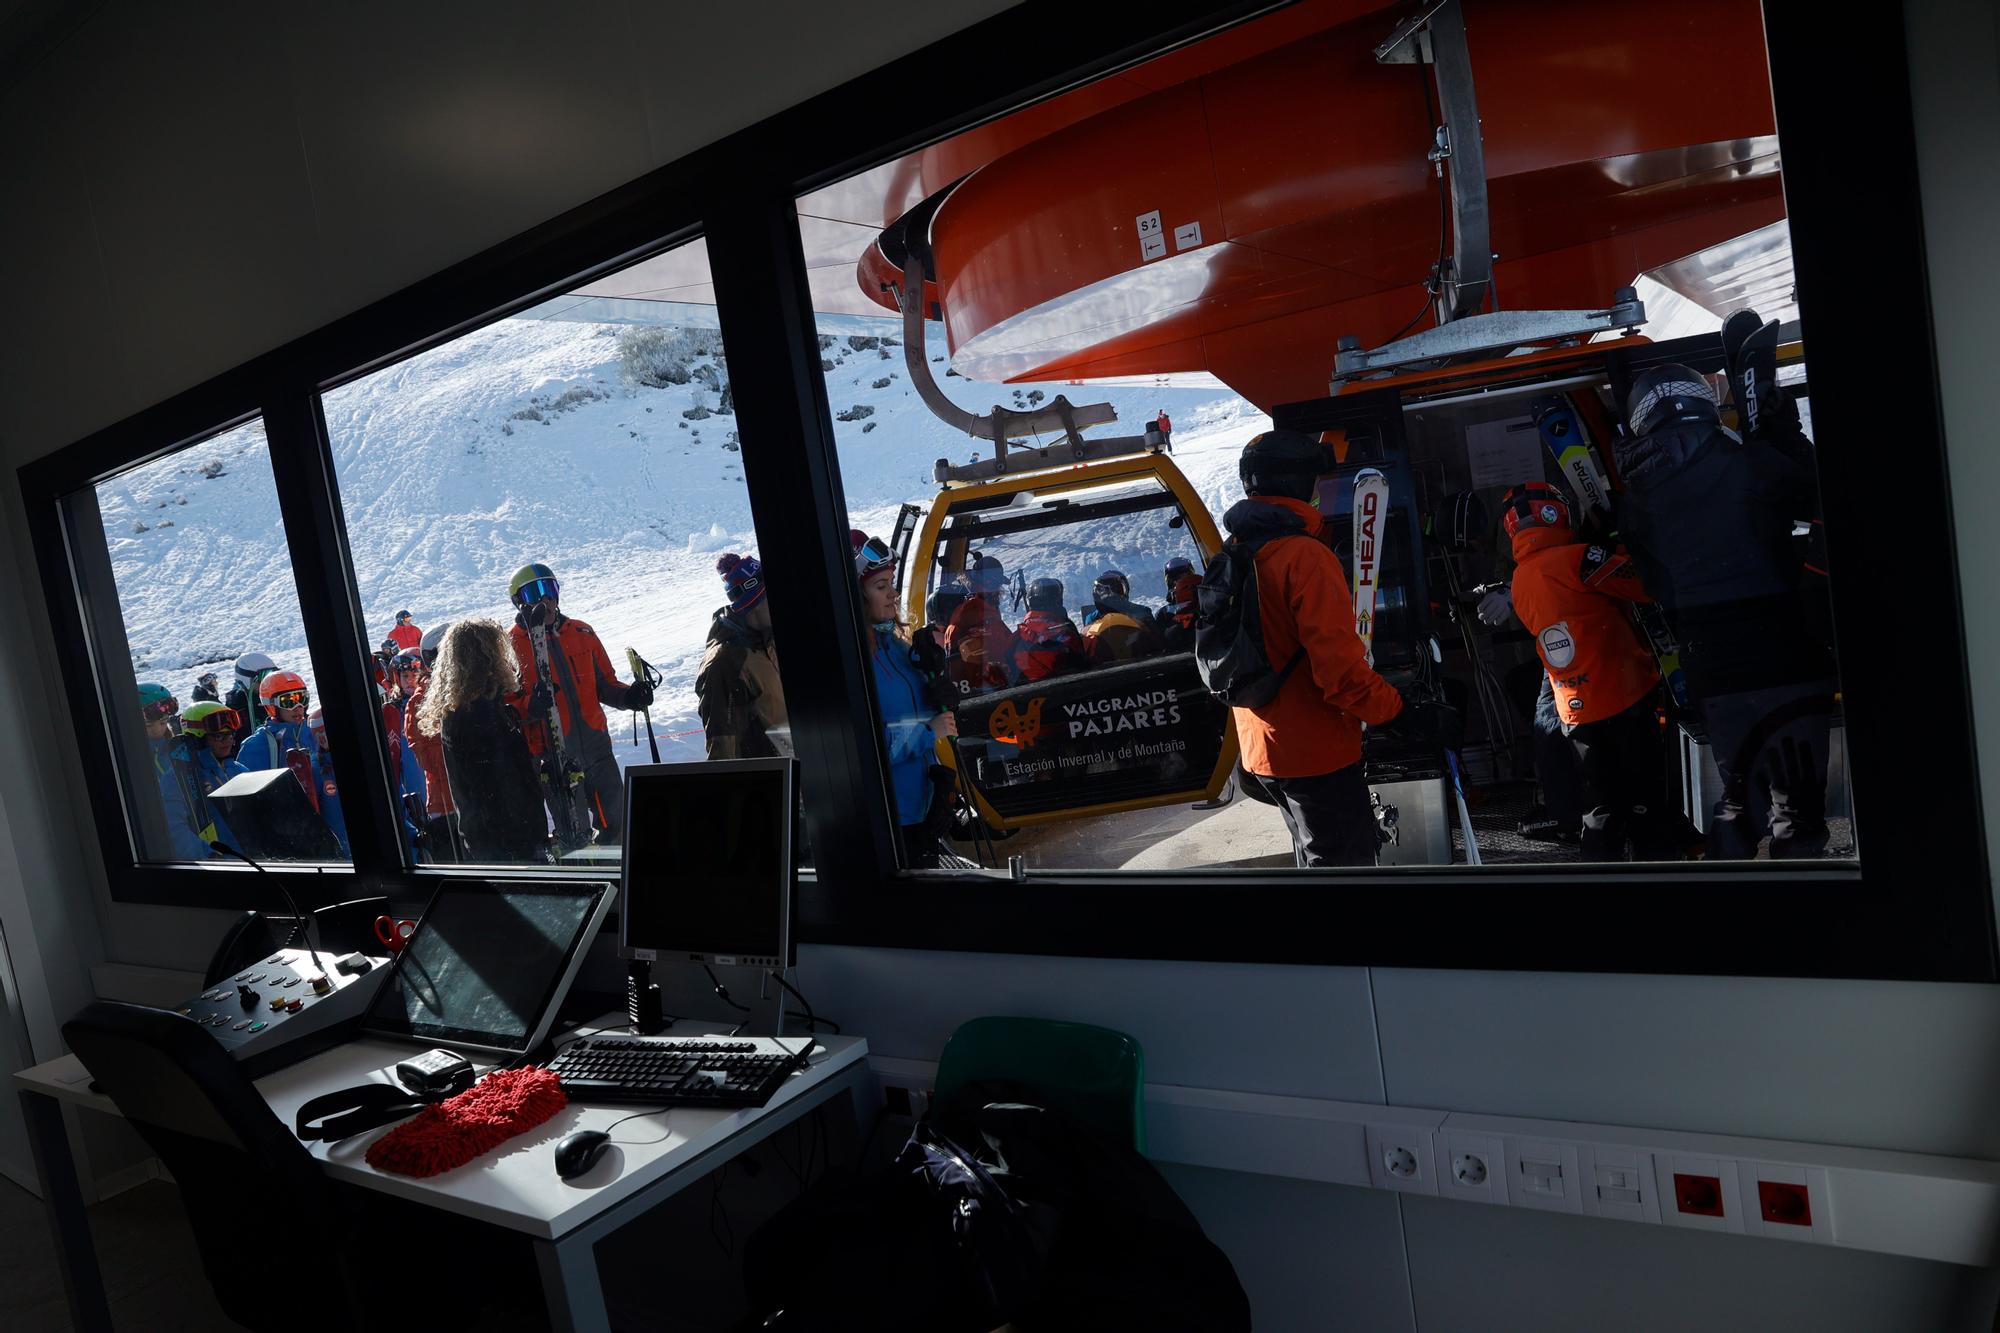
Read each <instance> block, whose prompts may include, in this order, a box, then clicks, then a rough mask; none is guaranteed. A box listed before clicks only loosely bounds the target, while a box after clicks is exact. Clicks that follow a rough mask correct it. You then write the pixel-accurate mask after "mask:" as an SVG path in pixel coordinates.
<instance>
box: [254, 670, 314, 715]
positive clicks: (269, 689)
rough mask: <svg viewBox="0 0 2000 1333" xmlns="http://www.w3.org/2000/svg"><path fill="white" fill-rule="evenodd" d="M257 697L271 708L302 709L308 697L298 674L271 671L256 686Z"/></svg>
mask: <svg viewBox="0 0 2000 1333" xmlns="http://www.w3.org/2000/svg"><path fill="white" fill-rule="evenodd" d="M257 697H258V698H259V699H262V700H263V701H264V702H265V703H267V704H269V705H270V706H271V707H273V708H303V707H304V706H305V703H306V699H307V698H308V697H309V696H308V693H307V691H306V682H305V677H303V676H301V675H300V674H299V673H298V672H296V671H273V672H272V673H271V674H270V675H268V676H266V677H264V680H263V683H262V684H260V685H258V686H257Z"/></svg>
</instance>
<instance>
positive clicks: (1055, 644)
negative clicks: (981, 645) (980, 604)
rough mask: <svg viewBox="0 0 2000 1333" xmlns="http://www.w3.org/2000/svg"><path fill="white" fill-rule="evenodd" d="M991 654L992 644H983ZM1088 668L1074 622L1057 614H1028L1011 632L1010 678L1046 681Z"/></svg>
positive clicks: (1018, 680) (1081, 640) (1080, 633)
mask: <svg viewBox="0 0 2000 1333" xmlns="http://www.w3.org/2000/svg"><path fill="white" fill-rule="evenodd" d="M986 645H987V647H986V655H987V656H988V657H989V658H991V657H992V655H993V641H992V639H991V638H988V639H987V641H986ZM1089 665H1090V654H1089V651H1088V649H1087V648H1086V647H1085V645H1084V641H1083V633H1082V632H1081V631H1080V630H1078V629H1077V627H1076V622H1075V621H1073V620H1071V619H1070V618H1069V617H1068V616H1066V615H1064V614H1063V613H1062V612H1060V611H1030V612H1028V614H1027V615H1026V616H1025V617H1024V618H1023V619H1022V621H1021V625H1020V628H1018V629H1016V630H1015V631H1014V679H1015V681H1016V682H1022V683H1025V682H1027V681H1031V680H1046V679H1048V678H1049V677H1050V676H1060V675H1063V674H1065V673H1067V672H1071V671H1080V670H1082V669H1083V668H1085V667H1087V666H1089Z"/></svg>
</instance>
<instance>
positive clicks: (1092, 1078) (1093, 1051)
mask: <svg viewBox="0 0 2000 1333" xmlns="http://www.w3.org/2000/svg"><path fill="white" fill-rule="evenodd" d="M981 1079H1001V1080H1006V1081H1008V1082H1011V1083H1024V1084H1027V1085H1029V1086H1031V1087H1033V1088H1035V1089H1037V1090H1039V1091H1040V1092H1041V1093H1042V1094H1043V1095H1044V1096H1045V1097H1046V1098H1047V1104H1048V1105H1049V1106H1051V1107H1053V1108H1055V1109H1056V1110H1059V1111H1062V1112H1064V1113H1065V1114H1068V1115H1072V1116H1074V1117H1076V1118H1077V1119H1078V1120H1080V1121H1082V1122H1083V1123H1084V1124H1086V1125H1089V1126H1090V1127H1091V1128H1092V1129H1094V1130H1095V1131H1097V1132H1098V1133H1099V1134H1101V1135H1103V1136H1104V1137H1105V1138H1106V1139H1108V1140H1109V1141H1111V1142H1113V1143H1130V1144H1131V1145H1132V1147H1133V1150H1134V1151H1136V1152H1139V1153H1144V1152H1145V1151H1146V1055H1145V1052H1144V1051H1143V1050H1141V1049H1140V1047H1139V1043H1138V1042H1137V1041H1136V1040H1134V1039H1133V1038H1131V1037H1128V1036H1127V1035H1125V1034H1124V1033H1123V1032H1114V1031H1112V1030H1111V1029H1110V1028H1100V1027H1094V1026H1092V1025H1091V1024H1089V1023H1066V1022H1063V1021H1062V1020H1060V1019H1054V1018H997V1017H996V1018H975V1019H971V1020H970V1021H968V1022H965V1023H962V1024H960V1025H959V1028H958V1031H956V1032H954V1033H952V1034H951V1040H949V1041H947V1042H946V1043H945V1044H944V1054H943V1055H941V1056H939V1057H938V1071H937V1087H936V1089H935V1092H934V1097H933V1101H932V1105H933V1106H946V1105H949V1104H950V1102H951V1099H952V1097H953V1096H954V1095H956V1094H957V1092H958V1091H959V1089H961V1088H963V1087H964V1086H965V1085H966V1084H968V1083H972V1082H976V1081H978V1080H981Z"/></svg>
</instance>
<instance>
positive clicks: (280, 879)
mask: <svg viewBox="0 0 2000 1333" xmlns="http://www.w3.org/2000/svg"><path fill="white" fill-rule="evenodd" d="M208 845H209V847H210V848H211V849H213V850H215V851H218V852H221V853H222V854H223V855H224V856H233V857H235V858H236V859H237V860H238V861H241V862H242V863H243V864H244V865H246V866H249V867H250V868H251V869H252V870H254V871H256V872H257V873H258V874H260V875H271V872H270V871H268V870H266V869H265V868H264V867H263V866H261V865H258V864H257V863H256V862H255V861H253V860H251V859H250V858H249V857H248V856H245V855H244V854H243V853H242V852H239V851H237V850H236V849H235V848H234V847H231V846H230V845H229V844H228V843H226V842H211V843H210V844H208ZM271 883H272V884H273V885H274V886H275V887H276V888H277V890H278V893H279V894H280V895H281V896H282V897H283V898H284V900H285V906H286V907H288V908H290V909H291V912H292V915H293V916H294V917H296V918H297V919H298V923H299V924H298V932H299V933H300V934H302V935H304V936H305V941H306V952H307V953H309V954H311V955H312V960H313V966H314V967H317V968H318V969H319V974H320V975H321V976H323V977H326V978H328V979H329V980H331V979H332V976H333V974H332V973H331V972H328V971H327V968H326V963H325V962H324V961H322V960H321V958H320V956H319V950H317V949H315V948H313V942H312V927H313V918H312V917H310V916H308V915H306V914H305V913H304V912H301V911H300V910H299V904H298V900H297V899H295V898H293V897H292V891H291V890H290V889H288V888H286V887H285V877H284V876H283V875H271Z"/></svg>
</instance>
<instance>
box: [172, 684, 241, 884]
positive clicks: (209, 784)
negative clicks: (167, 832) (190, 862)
mask: <svg viewBox="0 0 2000 1333" xmlns="http://www.w3.org/2000/svg"><path fill="white" fill-rule="evenodd" d="M236 721H237V719H236V714H235V712H234V710H232V709H230V708H229V707H228V706H226V705H224V704H220V703H217V702H216V701H215V700H213V699H205V700H203V701H202V702H200V703H195V704H189V705H188V709H187V711H186V712H185V713H182V714H181V735H182V736H183V737H184V738H185V743H186V748H187V758H188V768H189V770H190V772H191V773H192V774H193V777H194V788H195V792H196V793H197V794H198V795H199V797H200V806H199V808H197V809H196V811H195V812H194V819H195V821H196V827H197V830H198V832H199V833H200V836H201V838H202V840H203V841H204V842H225V843H228V844H229V845H230V846H232V847H233V846H235V845H236V839H235V837H234V836H233V835H232V834H231V833H230V831H229V824H228V823H227V821H225V820H224V819H223V817H222V812H221V810H219V809H217V808H216V805H215V803H214V802H213V801H211V800H209V799H208V798H209V797H210V796H212V795H214V793H215V789H216V788H217V787H220V786H221V785H222V784H223V783H225V782H227V781H229V779H231V778H233V777H235V776H236V775H237V774H238V773H241V772H243V771H244V768H243V765H241V764H239V763H237V762H236V761H235V760H234V759H232V758H230V754H231V753H232V752H233V751H234V750H235V748H236Z"/></svg>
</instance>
